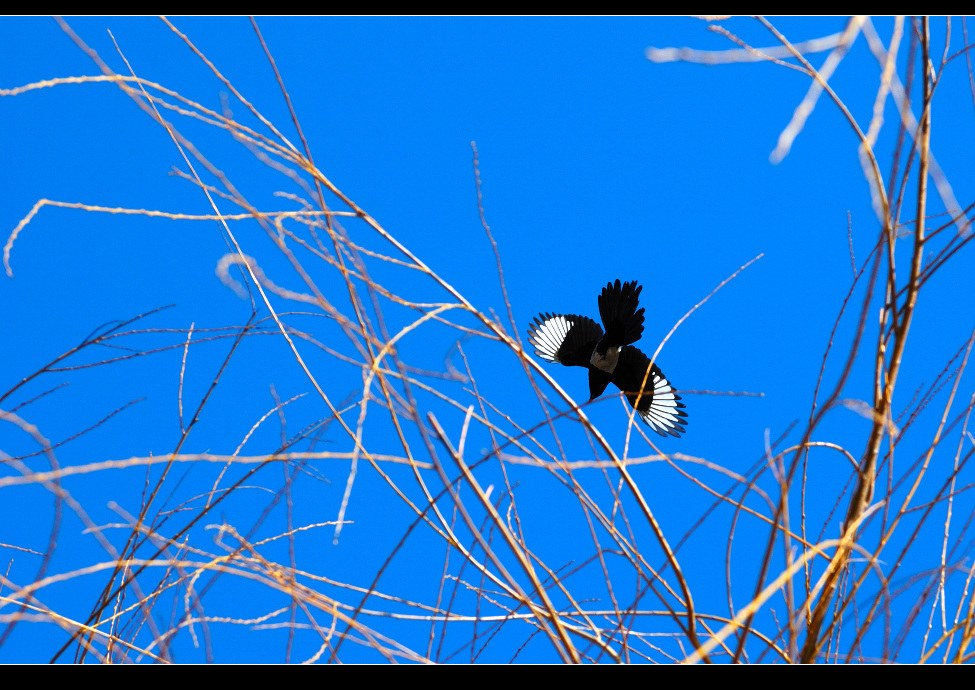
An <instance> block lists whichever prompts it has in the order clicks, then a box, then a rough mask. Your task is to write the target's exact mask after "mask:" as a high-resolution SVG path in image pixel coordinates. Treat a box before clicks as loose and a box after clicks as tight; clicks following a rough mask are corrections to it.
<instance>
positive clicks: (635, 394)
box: [613, 345, 687, 436]
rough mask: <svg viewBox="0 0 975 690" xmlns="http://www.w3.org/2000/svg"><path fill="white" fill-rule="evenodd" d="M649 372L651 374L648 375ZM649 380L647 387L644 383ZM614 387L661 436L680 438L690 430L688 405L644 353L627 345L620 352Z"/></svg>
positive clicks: (614, 374)
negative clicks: (624, 395)
mask: <svg viewBox="0 0 975 690" xmlns="http://www.w3.org/2000/svg"><path fill="white" fill-rule="evenodd" d="M647 369H649V370H650V374H649V375H647ZM645 376H646V385H645V386H643V388H642V392H641V386H642V385H643V379H644V377H645ZM613 383H614V384H615V385H616V386H617V387H618V388H619V389H620V390H621V391H623V392H624V393H625V394H626V399H627V400H629V401H630V404H631V405H633V407H635V408H636V410H637V413H638V414H639V415H640V419H642V420H643V421H644V422H645V423H646V424H647V426H649V427H650V428H651V429H653V430H654V431H656V432H657V433H658V434H660V435H661V436H666V435H667V434H669V435H671V436H680V435H681V434H682V433H684V431H685V430H686V429H685V428H684V425H686V424H687V412H685V411H684V403H682V402H681V401H680V396H679V395H677V391H676V390H675V389H674V387H673V386H672V385H670V381H668V380H667V377H666V376H664V373H663V372H662V371H661V370H660V367H658V366H657V365H656V364H652V365H651V364H650V358H649V357H647V356H646V355H645V354H643V352H642V351H640V349H638V348H636V347H633V346H632V345H627V346H626V347H624V348H623V349H622V351H621V352H620V358H619V362H618V363H617V365H616V370H615V371H614V372H613Z"/></svg>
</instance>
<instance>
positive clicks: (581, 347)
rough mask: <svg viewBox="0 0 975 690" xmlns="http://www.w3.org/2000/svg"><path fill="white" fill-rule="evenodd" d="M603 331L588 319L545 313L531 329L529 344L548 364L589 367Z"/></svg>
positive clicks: (534, 322) (571, 315)
mask: <svg viewBox="0 0 975 690" xmlns="http://www.w3.org/2000/svg"><path fill="white" fill-rule="evenodd" d="M601 337H603V329H602V328H600V327H599V324H598V323H596V322H595V321H593V320H592V319H590V318H589V317H588V316H579V315H578V314H550V313H547V312H545V313H542V314H539V315H538V316H536V317H535V319H534V320H533V321H532V323H531V325H530V326H529V328H528V342H529V343H531V345H532V347H534V348H535V354H536V355H538V356H539V357H541V358H542V359H544V360H546V361H549V362H559V363H560V364H564V365H566V366H575V367H588V366H589V358H590V357H591V356H592V351H593V348H594V347H596V343H597V342H599V339H600V338H601Z"/></svg>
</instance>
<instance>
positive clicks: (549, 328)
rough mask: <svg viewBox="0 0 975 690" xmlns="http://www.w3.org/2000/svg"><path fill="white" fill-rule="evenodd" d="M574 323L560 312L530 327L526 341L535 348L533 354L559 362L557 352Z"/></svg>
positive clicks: (560, 361)
mask: <svg viewBox="0 0 975 690" xmlns="http://www.w3.org/2000/svg"><path fill="white" fill-rule="evenodd" d="M574 325H575V324H573V323H572V321H569V320H568V319H567V318H565V317H564V316H562V315H561V314H557V315H555V316H551V317H549V318H547V319H545V321H543V322H541V323H540V324H538V325H537V326H535V327H534V328H532V332H531V334H529V336H528V342H530V343H531V344H532V346H533V347H534V348H535V354H536V355H538V356H539V357H541V358H542V359H544V360H547V361H549V362H559V363H560V364H561V363H562V360H560V359H559V356H558V352H559V348H560V347H562V343H564V342H565V337H566V336H567V335H568V333H569V329H570V328H572V326H574Z"/></svg>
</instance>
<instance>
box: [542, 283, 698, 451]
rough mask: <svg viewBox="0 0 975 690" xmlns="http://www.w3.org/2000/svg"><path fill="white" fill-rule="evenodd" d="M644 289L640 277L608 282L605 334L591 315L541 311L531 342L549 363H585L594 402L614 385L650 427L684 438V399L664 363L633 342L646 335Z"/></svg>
mask: <svg viewBox="0 0 975 690" xmlns="http://www.w3.org/2000/svg"><path fill="white" fill-rule="evenodd" d="M642 289H643V286H641V285H637V283H636V281H629V282H625V283H622V284H620V281H619V279H617V280H616V282H615V283H607V285H606V287H604V288H603V290H602V292H601V293H600V294H599V299H598V302H599V318H600V319H601V320H602V322H603V328H605V329H606V330H605V332H604V331H603V328H600V326H599V324H598V323H596V322H595V321H593V320H592V319H590V318H589V317H588V316H579V315H578V314H552V313H549V312H543V313H541V314H539V315H538V316H536V317H535V318H534V320H533V321H532V324H531V326H530V327H529V329H528V342H530V343H531V344H532V346H533V347H534V348H535V354H536V355H538V356H539V357H541V358H542V359H544V360H546V361H549V362H559V363H560V364H564V365H566V366H575V367H586V368H587V369H588V370H589V399H590V400H594V399H596V398H598V397H599V396H600V395H602V394H603V391H605V390H606V386H608V385H609V384H610V383H613V384H614V385H615V386H616V387H617V388H619V389H620V390H621V391H623V392H624V393H625V394H626V399H627V400H629V401H630V405H632V406H633V407H635V408H636V410H637V412H638V413H639V415H640V419H642V420H643V421H644V422H645V423H646V424H647V426H649V427H650V428H651V429H653V430H654V431H656V432H657V433H658V434H660V435H661V436H666V435H667V434H670V435H671V436H680V435H681V434H682V433H684V431H685V428H684V425H685V424H687V420H686V418H687V412H685V411H684V403H682V402H681V401H680V400H681V398H680V396H679V395H677V391H676V390H675V389H674V387H673V386H671V385H670V382H669V381H668V380H667V377H665V376H664V373H663V372H662V371H661V370H660V367H658V366H657V365H656V363H654V364H651V363H650V358H649V357H647V356H646V355H645V354H643V352H641V351H640V349H639V348H636V347H634V346H633V343H635V342H636V341H637V340H639V339H640V336H641V335H643V316H644V310H643V307H640V308H639V309H637V304H638V302H639V298H640V291H641V290H642ZM648 370H649V374H648ZM644 379H645V380H646V384H645V385H644ZM641 391H642V392H641Z"/></svg>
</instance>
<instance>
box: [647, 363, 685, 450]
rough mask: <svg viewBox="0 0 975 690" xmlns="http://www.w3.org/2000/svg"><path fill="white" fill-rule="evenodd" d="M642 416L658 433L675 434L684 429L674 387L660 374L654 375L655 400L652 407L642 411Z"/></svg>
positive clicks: (651, 404) (651, 403)
mask: <svg viewBox="0 0 975 690" xmlns="http://www.w3.org/2000/svg"><path fill="white" fill-rule="evenodd" d="M640 416H641V417H643V421H644V422H646V423H647V424H648V425H649V426H650V427H651V428H652V429H653V430H654V431H656V432H657V433H660V434H670V435H672V436H673V435H675V432H678V431H681V430H682V427H681V417H680V414H679V412H678V407H677V399H676V398H675V397H674V389H673V387H671V385H670V382H669V381H667V379H665V378H664V377H662V376H660V375H659V374H654V376H653V400H652V401H651V402H650V408H649V409H647V410H646V411H645V412H641V413H640Z"/></svg>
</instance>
